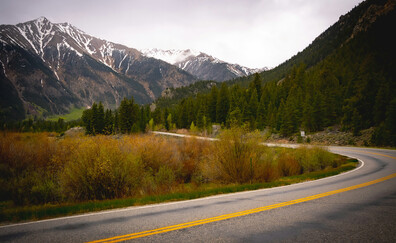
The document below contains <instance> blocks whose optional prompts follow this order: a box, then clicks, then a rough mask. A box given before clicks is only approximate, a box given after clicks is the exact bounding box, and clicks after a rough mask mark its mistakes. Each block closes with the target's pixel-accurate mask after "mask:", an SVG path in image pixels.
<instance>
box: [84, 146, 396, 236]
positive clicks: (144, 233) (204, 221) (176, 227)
mask: <svg viewBox="0 0 396 243" xmlns="http://www.w3.org/2000/svg"><path fill="white" fill-rule="evenodd" d="M359 152H360V151H359ZM386 157H389V156H386ZM394 177H396V173H394V174H391V175H388V176H385V177H382V178H379V179H376V180H373V181H369V182H365V183H362V184H358V185H354V186H350V187H346V188H342V189H338V190H334V191H329V192H324V193H320V194H316V195H312V196H308V197H304V198H299V199H295V200H291V201H287V202H282V203H277V204H273V205H268V206H264V207H259V208H254V209H249V210H244V211H240V212H236V213H230V214H224V215H220V216H216V217H212V218H206V219H200V220H196V221H191V222H187V223H182V224H176V225H171V226H166V227H162V228H158V229H153V230H148V231H142V232H137V233H131V234H126V235H121V236H115V237H111V238H107V239H102V240H96V241H91V243H94V242H96V243H99V242H120V241H126V240H131V239H136V238H141V237H146V236H150V235H155V234H162V233H165V232H169V231H174V230H179V229H185V228H190V227H193V226H197V225H203V224H208V223H212V222H216V221H221V220H226V219H230V218H236V217H241V216H245V215H249V214H254V213H259V212H263V211H267V210H271V209H275V208H280V207H285V206H290V205H293V204H297V203H302V202H307V201H311V200H315V199H318V198H322V197H327V196H330V195H334V194H337V193H341V192H346V191H351V190H355V189H358V188H362V187H366V186H370V185H373V184H376V183H379V182H382V181H385V180H389V179H391V178H394Z"/></svg>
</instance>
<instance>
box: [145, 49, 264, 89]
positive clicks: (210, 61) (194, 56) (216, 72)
mask: <svg viewBox="0 0 396 243" xmlns="http://www.w3.org/2000/svg"><path fill="white" fill-rule="evenodd" d="M141 52H142V53H143V55H145V56H148V57H153V58H157V59H161V60H163V61H165V62H168V63H170V64H173V65H176V66H177V67H179V68H180V69H183V70H184V71H187V72H189V73H190V74H192V75H194V76H196V77H197V78H198V79H203V80H216V81H226V80H230V79H233V78H237V77H242V76H247V75H251V74H253V73H256V72H261V71H264V70H267V68H262V69H251V68H247V67H243V66H240V65H238V64H230V63H227V62H224V61H222V60H220V59H218V58H215V57H212V56H210V55H208V54H206V53H203V52H199V51H194V50H191V49H187V50H161V49H157V48H154V49H144V50H141Z"/></svg>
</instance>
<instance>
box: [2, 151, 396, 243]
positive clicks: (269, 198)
mask: <svg viewBox="0 0 396 243" xmlns="http://www.w3.org/2000/svg"><path fill="white" fill-rule="evenodd" d="M329 150H330V151H332V152H334V153H339V154H343V155H347V156H351V157H355V158H358V159H359V160H360V161H361V163H360V167H358V168H357V169H355V170H353V171H350V172H346V173H343V174H340V175H337V176H334V177H329V178H324V179H321V180H316V181H311V182H305V183H299V184H294V185H290V186H284V187H279V188H272V189H262V190H257V191H249V192H240V193H234V194H226V195H218V196H212V197H207V198H201V199H195V200H190V201H182V202H171V203H163V204H157V205H149V206H141V207H130V208H125V209H119V210H110V211H103V212H98V213H92V214H84V215H77V216H72V217H65V218H58V219H52V220H44V221H39V222H31V223H24V224H15V225H8V226H2V227H0V242H88V241H96V240H97V242H119V241H124V240H131V241H139V242H153V241H154V242H278V241H281V242H307V241H308V242H318V241H332V242H333V241H356V242H362V241H363V242H367V241H369V242H370V241H371V242H395V241H396V177H395V176H396V151H394V150H381V149H362V148H349V147H329Z"/></svg>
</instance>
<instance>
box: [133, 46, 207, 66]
mask: <svg viewBox="0 0 396 243" xmlns="http://www.w3.org/2000/svg"><path fill="white" fill-rule="evenodd" d="M140 52H142V54H143V55H144V56H147V57H153V58H156V59H160V60H162V61H165V62H167V63H170V64H172V65H173V64H176V63H178V62H183V61H185V60H186V59H187V58H189V57H191V56H193V57H196V56H198V55H200V54H201V52H199V51H195V50H191V49H187V50H161V49H157V48H154V49H144V50H140Z"/></svg>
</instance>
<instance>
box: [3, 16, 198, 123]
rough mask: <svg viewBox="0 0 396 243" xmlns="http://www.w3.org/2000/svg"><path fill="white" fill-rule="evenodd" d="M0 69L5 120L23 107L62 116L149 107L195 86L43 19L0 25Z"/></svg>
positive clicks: (152, 62) (133, 54) (161, 66)
mask: <svg viewBox="0 0 396 243" xmlns="http://www.w3.org/2000/svg"><path fill="white" fill-rule="evenodd" d="M0 64H1V65H0V69H1V70H0V89H1V91H0V92H1V95H2V97H1V98H0V111H1V112H0V115H1V114H2V113H4V111H7V112H6V113H7V114H10V113H12V112H16V111H17V110H18V111H20V110H21V107H22V110H24V112H26V113H28V114H39V113H62V112H65V111H67V110H68V109H69V108H71V107H72V106H87V105H91V104H92V102H93V101H102V102H104V103H105V104H106V105H107V106H109V107H114V106H116V105H117V104H119V102H120V100H121V99H122V98H123V97H131V96H133V97H134V98H135V100H136V101H137V102H139V103H147V102H150V101H152V100H154V99H155V98H156V97H158V96H160V94H161V92H162V90H164V89H165V88H167V87H178V86H182V85H188V84H190V83H192V82H194V81H195V78H194V77H193V76H192V75H190V74H188V73H187V72H184V71H182V70H180V69H178V68H177V67H175V66H173V65H170V64H169V63H167V62H164V61H162V60H158V59H154V58H150V57H146V56H144V55H142V54H141V53H140V52H139V51H138V50H136V49H133V48H128V47H126V46H123V45H120V44H116V43H112V42H109V41H106V40H102V39H99V38H96V37H93V36H90V35H88V34H86V33H85V32H83V31H81V30H79V29H78V28H76V27H74V26H72V25H70V24H68V23H60V24H53V23H51V22H50V21H49V20H48V19H46V18H44V17H41V18H38V19H36V20H32V21H29V22H25V23H21V24H17V25H0ZM11 101H12V102H11ZM17 113H18V112H17ZM19 113H20V112H19ZM19 113H18V114H19ZM19 116H21V114H20V115H19Z"/></svg>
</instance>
